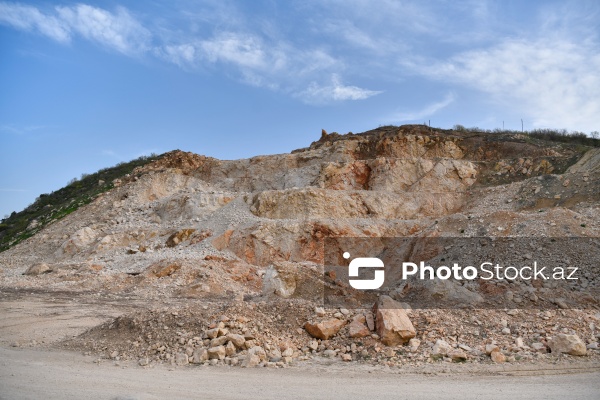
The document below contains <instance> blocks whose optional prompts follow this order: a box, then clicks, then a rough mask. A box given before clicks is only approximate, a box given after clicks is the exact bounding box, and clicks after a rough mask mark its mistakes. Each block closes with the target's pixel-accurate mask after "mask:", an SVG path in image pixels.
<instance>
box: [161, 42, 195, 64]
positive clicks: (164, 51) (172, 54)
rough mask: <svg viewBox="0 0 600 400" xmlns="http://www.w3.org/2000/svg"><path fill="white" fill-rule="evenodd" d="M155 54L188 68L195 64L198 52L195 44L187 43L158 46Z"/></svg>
mask: <svg viewBox="0 0 600 400" xmlns="http://www.w3.org/2000/svg"><path fill="white" fill-rule="evenodd" d="M155 54H156V55H158V56H159V57H161V58H163V59H165V60H167V61H169V62H172V63H173V64H176V65H178V66H179V67H181V68H186V67H191V66H194V64H195V62H196V54H197V52H196V47H195V46H194V45H192V44H189V43H185V44H179V45H167V46H163V47H162V48H156V49H155Z"/></svg>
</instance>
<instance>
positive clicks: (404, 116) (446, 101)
mask: <svg viewBox="0 0 600 400" xmlns="http://www.w3.org/2000/svg"><path fill="white" fill-rule="evenodd" d="M455 99H456V97H455V96H454V94H453V93H448V94H447V95H446V96H445V97H444V98H443V99H442V100H440V101H437V102H435V103H432V104H429V105H427V106H425V107H423V108H422V109H420V110H417V111H401V112H398V113H396V114H394V115H392V116H391V117H389V118H386V119H387V120H389V121H390V122H405V121H417V120H422V119H423V118H426V117H429V116H432V115H434V114H435V113H436V112H438V111H440V110H441V109H443V108H446V107H448V106H449V105H450V104H452V103H453V102H454V100H455Z"/></svg>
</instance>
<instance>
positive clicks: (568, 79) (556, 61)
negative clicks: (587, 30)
mask: <svg viewBox="0 0 600 400" xmlns="http://www.w3.org/2000/svg"><path fill="white" fill-rule="evenodd" d="M595 49H597V45H595V44H594V45H591V44H590V43H587V44H586V43H585V42H583V43H573V42H570V41H566V40H556V39H540V40H537V41H525V40H510V39H509V40H505V41H504V42H502V43H500V44H498V45H496V46H494V47H492V48H489V49H482V50H475V51H469V52H464V53H461V54H458V55H456V56H454V57H452V58H451V59H449V60H447V61H444V62H437V63H435V62H434V63H431V62H427V63H425V64H421V63H417V64H415V65H413V66H412V67H413V70H414V71H416V72H417V73H421V74H424V75H426V76H428V77H431V78H434V79H436V80H440V81H445V82H447V81H452V82H454V83H458V84H461V85H466V86H469V87H472V88H475V89H477V90H480V91H482V92H485V93H487V94H489V95H490V96H491V98H492V99H494V100H495V101H496V102H499V103H502V104H504V105H505V106H508V107H512V108H516V109H520V110H521V111H522V113H523V114H524V116H527V117H529V118H530V119H531V120H532V124H533V126H534V127H569V128H571V129H579V130H584V131H590V130H597V129H598V127H597V122H598V115H600V97H598V93H600V74H599V73H598V71H600V54H599V53H598V52H597V51H595Z"/></svg>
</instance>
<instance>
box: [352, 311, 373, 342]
mask: <svg viewBox="0 0 600 400" xmlns="http://www.w3.org/2000/svg"><path fill="white" fill-rule="evenodd" d="M366 322H367V318H366V317H365V316H364V315H363V314H359V315H357V316H356V317H354V318H353V319H352V322H350V324H349V325H348V336H350V337H351V338H364V337H367V336H369V335H370V334H371V331H369V328H367V326H366V325H365V323H366Z"/></svg>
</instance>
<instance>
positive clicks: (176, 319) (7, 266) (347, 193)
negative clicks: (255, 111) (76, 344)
mask: <svg viewBox="0 0 600 400" xmlns="http://www.w3.org/2000/svg"><path fill="white" fill-rule="evenodd" d="M587 150H589V149H587V148H584V147H582V146H574V145H567V144H563V143H557V142H547V141H536V140H533V139H531V138H529V137H526V136H524V135H520V134H498V135H496V134H485V133H482V134H476V133H472V132H471V133H469V132H458V131H450V130H441V129H432V128H429V127H426V126H421V125H408V126H402V127H381V128H378V129H374V130H372V131H368V132H365V133H361V134H351V133H349V134H346V135H340V134H337V133H331V134H324V135H322V136H321V138H320V139H319V140H317V141H315V142H313V143H312V144H310V145H309V146H308V147H306V148H302V149H298V150H295V151H293V152H291V153H290V154H276V155H265V156H257V157H253V158H250V159H243V160H218V159H215V158H211V157H205V156H201V155H197V154H193V153H187V152H183V151H173V152H170V153H166V154H164V155H162V156H160V157H159V158H158V159H157V160H156V161H153V162H150V163H148V164H146V165H144V166H142V167H138V168H136V169H135V170H133V171H132V172H131V173H129V174H127V175H124V176H121V177H119V178H118V179H117V180H115V182H112V184H113V186H114V187H113V186H111V187H112V189H110V190H108V191H106V192H104V193H102V194H100V195H98V196H96V197H95V198H94V199H93V200H92V201H91V202H90V203H89V204H86V205H84V206H82V207H81V208H79V209H77V210H76V211H74V212H72V213H70V214H68V215H66V216H65V217H64V218H62V219H60V220H57V221H55V222H53V223H51V224H49V225H47V226H45V227H44V228H43V229H41V230H39V232H37V233H35V235H33V236H31V237H30V238H28V239H26V240H24V241H22V242H21V243H19V244H17V245H16V246H14V247H12V248H10V249H9V250H7V251H4V252H2V253H0V287H10V288H11V289H14V290H23V291H27V290H30V289H43V290H46V291H54V290H56V291H72V292H74V293H95V294H98V295H99V296H100V295H104V294H106V295H110V296H117V295H120V294H123V296H125V295H126V296H129V297H130V298H135V299H141V301H140V303H143V304H144V305H146V306H148V307H150V306H156V307H159V308H160V309H161V310H162V308H163V307H162V306H163V304H169V302H170V301H175V300H176V301H177V302H178V303H177V307H179V308H177V309H176V310H175V309H169V311H168V312H166V311H161V310H159V311H156V312H154V313H149V314H148V315H144V316H145V317H147V322H148V324H147V325H143V326H142V325H140V324H141V322H140V318H141V317H139V318H138V317H137V316H136V317H135V318H133V317H132V319H131V321H128V322H127V324H124V325H123V326H124V327H121V328H119V327H118V326H117V328H119V329H129V330H131V332H129V331H126V333H127V335H128V336H127V338H128V340H130V341H131V342H132V343H137V345H134V344H131V345H130V346H129V347H128V349H119V352H118V353H117V354H119V355H120V354H122V353H123V352H131V354H134V355H135V356H136V357H137V358H136V360H141V361H140V363H141V364H143V365H147V364H148V363H149V362H150V363H151V362H164V363H172V364H174V365H176V364H179V365H185V364H187V363H192V364H206V365H207V364H214V363H218V364H224V363H227V365H243V366H245V367H252V366H257V365H261V366H273V365H279V366H281V365H287V364H288V363H289V362H291V360H297V359H299V358H301V357H307V359H308V358H309V357H312V356H313V355H315V354H318V355H325V352H327V357H331V358H335V359H340V360H344V361H348V362H350V361H352V362H354V361H358V360H371V359H372V360H383V361H382V362H389V363H394V362H397V361H398V357H400V355H399V353H397V351H398V349H396V347H398V346H404V345H406V344H409V343H410V344H409V345H408V346H405V347H404V348H403V350H402V352H411V353H414V354H413V355H414V356H415V358H414V359H413V360H427V361H431V358H435V359H446V361H456V362H459V361H461V362H462V361H465V360H467V362H470V360H472V359H477V358H478V357H479V358H481V359H482V360H485V361H486V362H489V359H490V357H491V358H492V360H493V361H495V362H511V357H512V354H513V353H514V354H517V353H518V354H520V355H523V354H522V353H523V352H525V355H524V357H525V358H524V359H528V358H527V357H534V358H535V357H542V356H545V354H546V349H547V343H546V339H545V337H546V334H550V332H552V334H551V336H555V337H554V338H553V340H552V341H551V342H550V343H549V344H548V345H549V346H550V348H551V349H552V353H557V352H560V353H563V352H564V353H568V354H581V353H585V350H586V349H585V347H586V345H585V343H583V348H582V347H581V343H579V342H578V341H577V340H575V339H574V338H572V337H571V336H572V335H570V333H569V334H566V337H563V336H561V334H560V333H556V332H555V331H554V330H552V328H553V327H554V326H555V325H558V323H557V322H555V321H556V320H560V321H562V322H561V323H562V325H560V327H559V328H560V329H561V330H562V329H563V328H565V329H567V328H568V329H567V331H565V332H568V330H569V329H575V328H572V326H576V328H577V329H578V331H577V332H578V334H579V335H580V337H583V338H586V340H588V339H587V338H588V337H589V336H590V335H593V333H592V332H591V331H590V328H589V325H590V323H594V324H596V325H595V326H597V325H598V322H597V320H596V319H594V318H596V317H594V315H595V314H592V315H589V312H588V311H582V313H585V314H584V315H583V314H582V315H579V314H577V313H576V312H575V311H574V310H569V309H566V308H563V311H564V313H565V315H562V314H557V313H556V312H554V311H552V310H554V309H557V308H558V307H559V304H563V303H564V302H562V303H561V302H560V301H559V300H560V299H559V300H557V297H559V296H558V295H557V294H556V293H554V288H551V287H545V286H543V285H541V286H535V285H527V284H525V283H522V282H519V281H514V282H512V283H511V285H512V289H511V290H510V293H503V295H505V296H506V297H510V298H511V299H512V300H518V301H520V302H521V303H518V302H515V303H514V304H515V307H514V308H515V309H517V308H518V307H519V306H520V305H522V304H525V303H527V304H535V305H538V304H539V305H540V310H538V311H537V312H532V313H530V314H526V313H520V312H516V313H513V314H510V315H508V314H507V313H508V312H512V310H511V309H507V311H505V310H504V308H505V307H503V309H502V310H483V311H481V312H479V311H477V312H476V311H474V310H476V307H477V306H478V305H479V304H481V295H480V293H483V292H484V291H488V292H489V291H499V290H500V289H499V288H498V287H497V286H495V285H492V284H490V285H481V286H474V285H463V284H461V283H457V282H451V281H445V282H439V281H431V282H424V283H423V282H421V283H420V286H419V285H416V284H415V285H413V284H412V282H411V285H412V286H411V287H410V288H409V289H413V290H421V291H422V292H421V293H422V294H423V295H424V296H430V297H443V298H448V299H451V300H454V301H455V302H456V303H459V304H460V303H463V304H468V305H470V306H472V308H470V309H468V310H444V311H443V312H442V311H438V310H435V309H433V310H419V309H415V310H413V311H412V312H411V313H410V314H409V313H408V311H407V310H408V308H407V307H406V305H405V304H402V303H401V302H403V301H406V300H403V298H402V296H403V295H404V293H403V290H406V289H407V287H406V286H403V287H400V286H398V287H395V288H390V291H389V294H390V296H381V297H380V298H379V299H378V300H377V304H376V305H375V307H374V308H373V309H372V310H365V309H364V307H363V308H362V309H360V308H358V307H357V308H353V305H356V304H358V303H353V302H352V301H353V300H357V298H355V297H353V296H354V294H353V293H352V292H351V291H350V290H349V287H348V285H347V283H345V282H344V280H343V278H344V277H343V276H342V275H340V274H338V275H336V274H335V273H332V271H328V270H327V269H326V268H325V265H324V258H325V257H324V253H325V248H324V246H325V240H326V239H327V238H331V237H333V238H354V237H358V238H373V239H374V240H373V245H372V249H369V250H372V251H373V256H376V255H377V254H378V253H377V251H380V250H381V249H380V247H378V246H379V245H380V243H379V242H377V240H376V239H377V238H384V237H431V238H437V237H446V236H447V237H487V236H491V237H495V236H511V237H556V238H561V237H573V236H574V237H589V238H597V237H599V236H600V220H599V218H598V216H599V215H600V213H598V209H599V207H600V196H599V195H598V193H600V167H599V166H600V156H599V154H600V153H599V152H598V150H597V149H592V150H589V151H587ZM585 151H587V152H585ZM25 226H30V227H34V226H35V229H38V225H37V223H33V221H30V222H29V223H28V224H26V225H25ZM31 229H34V228H31ZM28 232H29V231H28ZM28 234H29V233H28ZM553 246H556V247H557V248H559V249H560V248H561V247H560V246H565V244H563V243H562V242H561V241H560V240H557V241H556V242H555V243H554V244H553ZM334 250H335V251H336V252H339V254H340V255H341V254H342V253H343V252H344V251H347V250H350V251H351V252H352V250H353V249H342V248H335V249H334ZM534 250H535V249H534ZM534 250H532V251H534ZM526 255H527V254H523V255H519V256H522V257H525V256H526ZM526 260H529V259H526ZM570 261H572V262H575V261H576V260H570ZM566 262H567V261H565V263H566ZM50 271H51V273H46V272H50ZM585 284H586V285H588V287H596V286H597V285H600V281H599V280H598V278H597V277H596V276H595V275H593V274H590V276H588V277H586V282H585ZM325 289H328V290H329V291H331V292H334V293H335V294H336V296H338V297H339V298H340V299H343V300H344V301H347V302H348V304H346V305H345V306H344V307H341V308H340V307H337V306H336V307H334V306H330V305H327V304H323V293H324V290H325ZM129 297H128V298H129ZM358 300H360V299H358ZM358 300H357V301H358ZM374 301H375V299H374V300H373V301H370V302H369V303H368V307H370V306H371V305H372V304H373V302H374ZM594 301H595V300H594V299H593V298H591V299H589V302H590V306H591V307H593V306H594V304H596V303H594ZM182 304H185V307H182V306H181V305H182ZM188 305H189V306H190V307H191V308H193V307H192V306H193V305H196V306H197V309H194V310H193V311H194V313H192V312H191V311H190V312H189V314H188V315H187V317H186V318H183V317H182V315H183V314H184V313H186V312H187V311H186V307H187V306H188ZM204 306H206V307H208V310H207V309H205V308H204ZM413 306H414V305H413ZM315 307H316V308H317V309H318V313H317V315H315V312H314V311H313V310H315ZM473 307H475V308H473ZM543 307H547V309H543ZM164 308H167V307H166V305H165V307H164ZM415 308H418V307H415ZM547 310H550V311H552V312H551V313H550V314H548V315H547V314H546V311H547ZM550 311H548V312H550ZM173 312H177V313H179V314H178V315H174V314H173ZM570 312H574V313H575V314H576V318H575V317H574V318H573V319H572V320H571V321H577V322H576V323H575V322H573V323H572V324H571V323H567V322H565V321H566V320H567V318H570V314H569V313H570ZM198 315H202V318H200V317H198ZM507 315H508V316H507ZM486 318H488V319H486ZM597 318H600V316H599V317H597ZM504 319H508V320H507V321H506V322H507V323H506V324H500V321H503V320H504ZM142 320H143V318H142ZM144 321H145V320H144ZM144 321H142V322H144ZM545 321H549V322H547V324H550V322H552V323H553V324H552V325H551V326H550V325H549V326H550V327H549V326H546V325H544V324H546V322H545ZM520 324H525V325H527V326H525V325H523V327H521V325H520ZM117 325H118V324H117ZM117 328H114V327H112V328H110V329H115V330H116V329H117ZM103 329H104V328H103ZM108 329H109V328H106V331H108ZM486 329H488V330H492V331H493V333H489V332H488V333H487V334H488V336H487V337H490V338H492V337H493V342H492V341H491V340H490V341H489V343H488V342H485V341H484V339H482V338H483V337H485V336H484V335H483V333H484V331H485V330H486ZM548 329H550V330H548ZM556 329H558V328H556ZM585 329H587V331H586V332H584V333H582V332H580V331H582V330H585ZM480 331H481V332H480ZM95 332H100V333H98V336H97V338H96V339H97V342H94V341H93V340H87V339H86V340H85V341H82V343H88V346H89V343H98V344H97V346H96V348H95V349H96V350H97V349H104V348H109V349H110V352H109V353H108V354H107V356H110V355H111V354H112V352H113V351H114V349H112V348H110V347H111V346H110V343H109V344H105V343H104V342H102V340H104V339H102V338H103V337H104V336H102V334H103V332H104V331H102V330H98V331H90V333H89V334H88V335H94V334H96V333H95ZM111 332H112V330H111ZM424 332H427V333H426V334H425V333H424ZM473 332H477V335H475V333H473ZM524 332H525V333H526V332H533V333H532V335H536V336H531V337H524V338H522V339H521V342H523V343H521V344H523V345H522V346H520V347H519V346H515V345H514V343H515V339H517V338H518V337H521V336H523V335H525V333H524ZM540 332H541V333H540ZM558 332H561V331H558ZM595 332H596V331H595ZM146 333H150V334H151V335H150V336H151V337H152V339H146V338H147V335H146ZM555 333H556V334H555ZM584 334H585V335H587V336H584ZM516 335H521V336H516ZM108 337H117V336H114V335H108ZM138 337H140V338H141V339H139V340H138V339H137V338H138ZM456 338H459V339H456ZM96 339H94V340H96ZM463 339H464V340H465V341H467V342H468V345H467V344H465V343H462V342H457V340H463ZM592 339H593V340H594V341H593V343H597V338H592ZM438 340H439V341H438ZM138 341H139V342H140V343H138ZM327 341H329V342H327ZM359 343H362V344H359ZM436 343H437V345H436ZM444 343H445V344H444ZM591 343H592V342H590V344H591ZM284 344H285V346H284ZM353 345H354V347H353ZM461 345H462V346H463V347H461ZM488 345H490V346H494V348H493V349H490V351H489V352H488V353H487V354H486V351H487V350H486V347H487V346H488ZM115 346H116V345H115ZM386 346H387V347H389V348H385V347H386ZM513 347H517V349H516V350H515V349H513ZM375 349H377V350H375ZM492 350H493V351H492ZM530 350H531V351H530ZM98 351H104V350H98ZM107 351H108V350H107ZM527 352H529V353H527ZM596 352H597V350H594V346H592V347H590V348H589V349H588V351H587V354H588V355H589V354H595V353H596ZM421 356H422V357H421ZM419 357H421V358H419ZM142 361H143V362H142ZM424 362H426V361H424ZM141 364H140V365H141Z"/></svg>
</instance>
